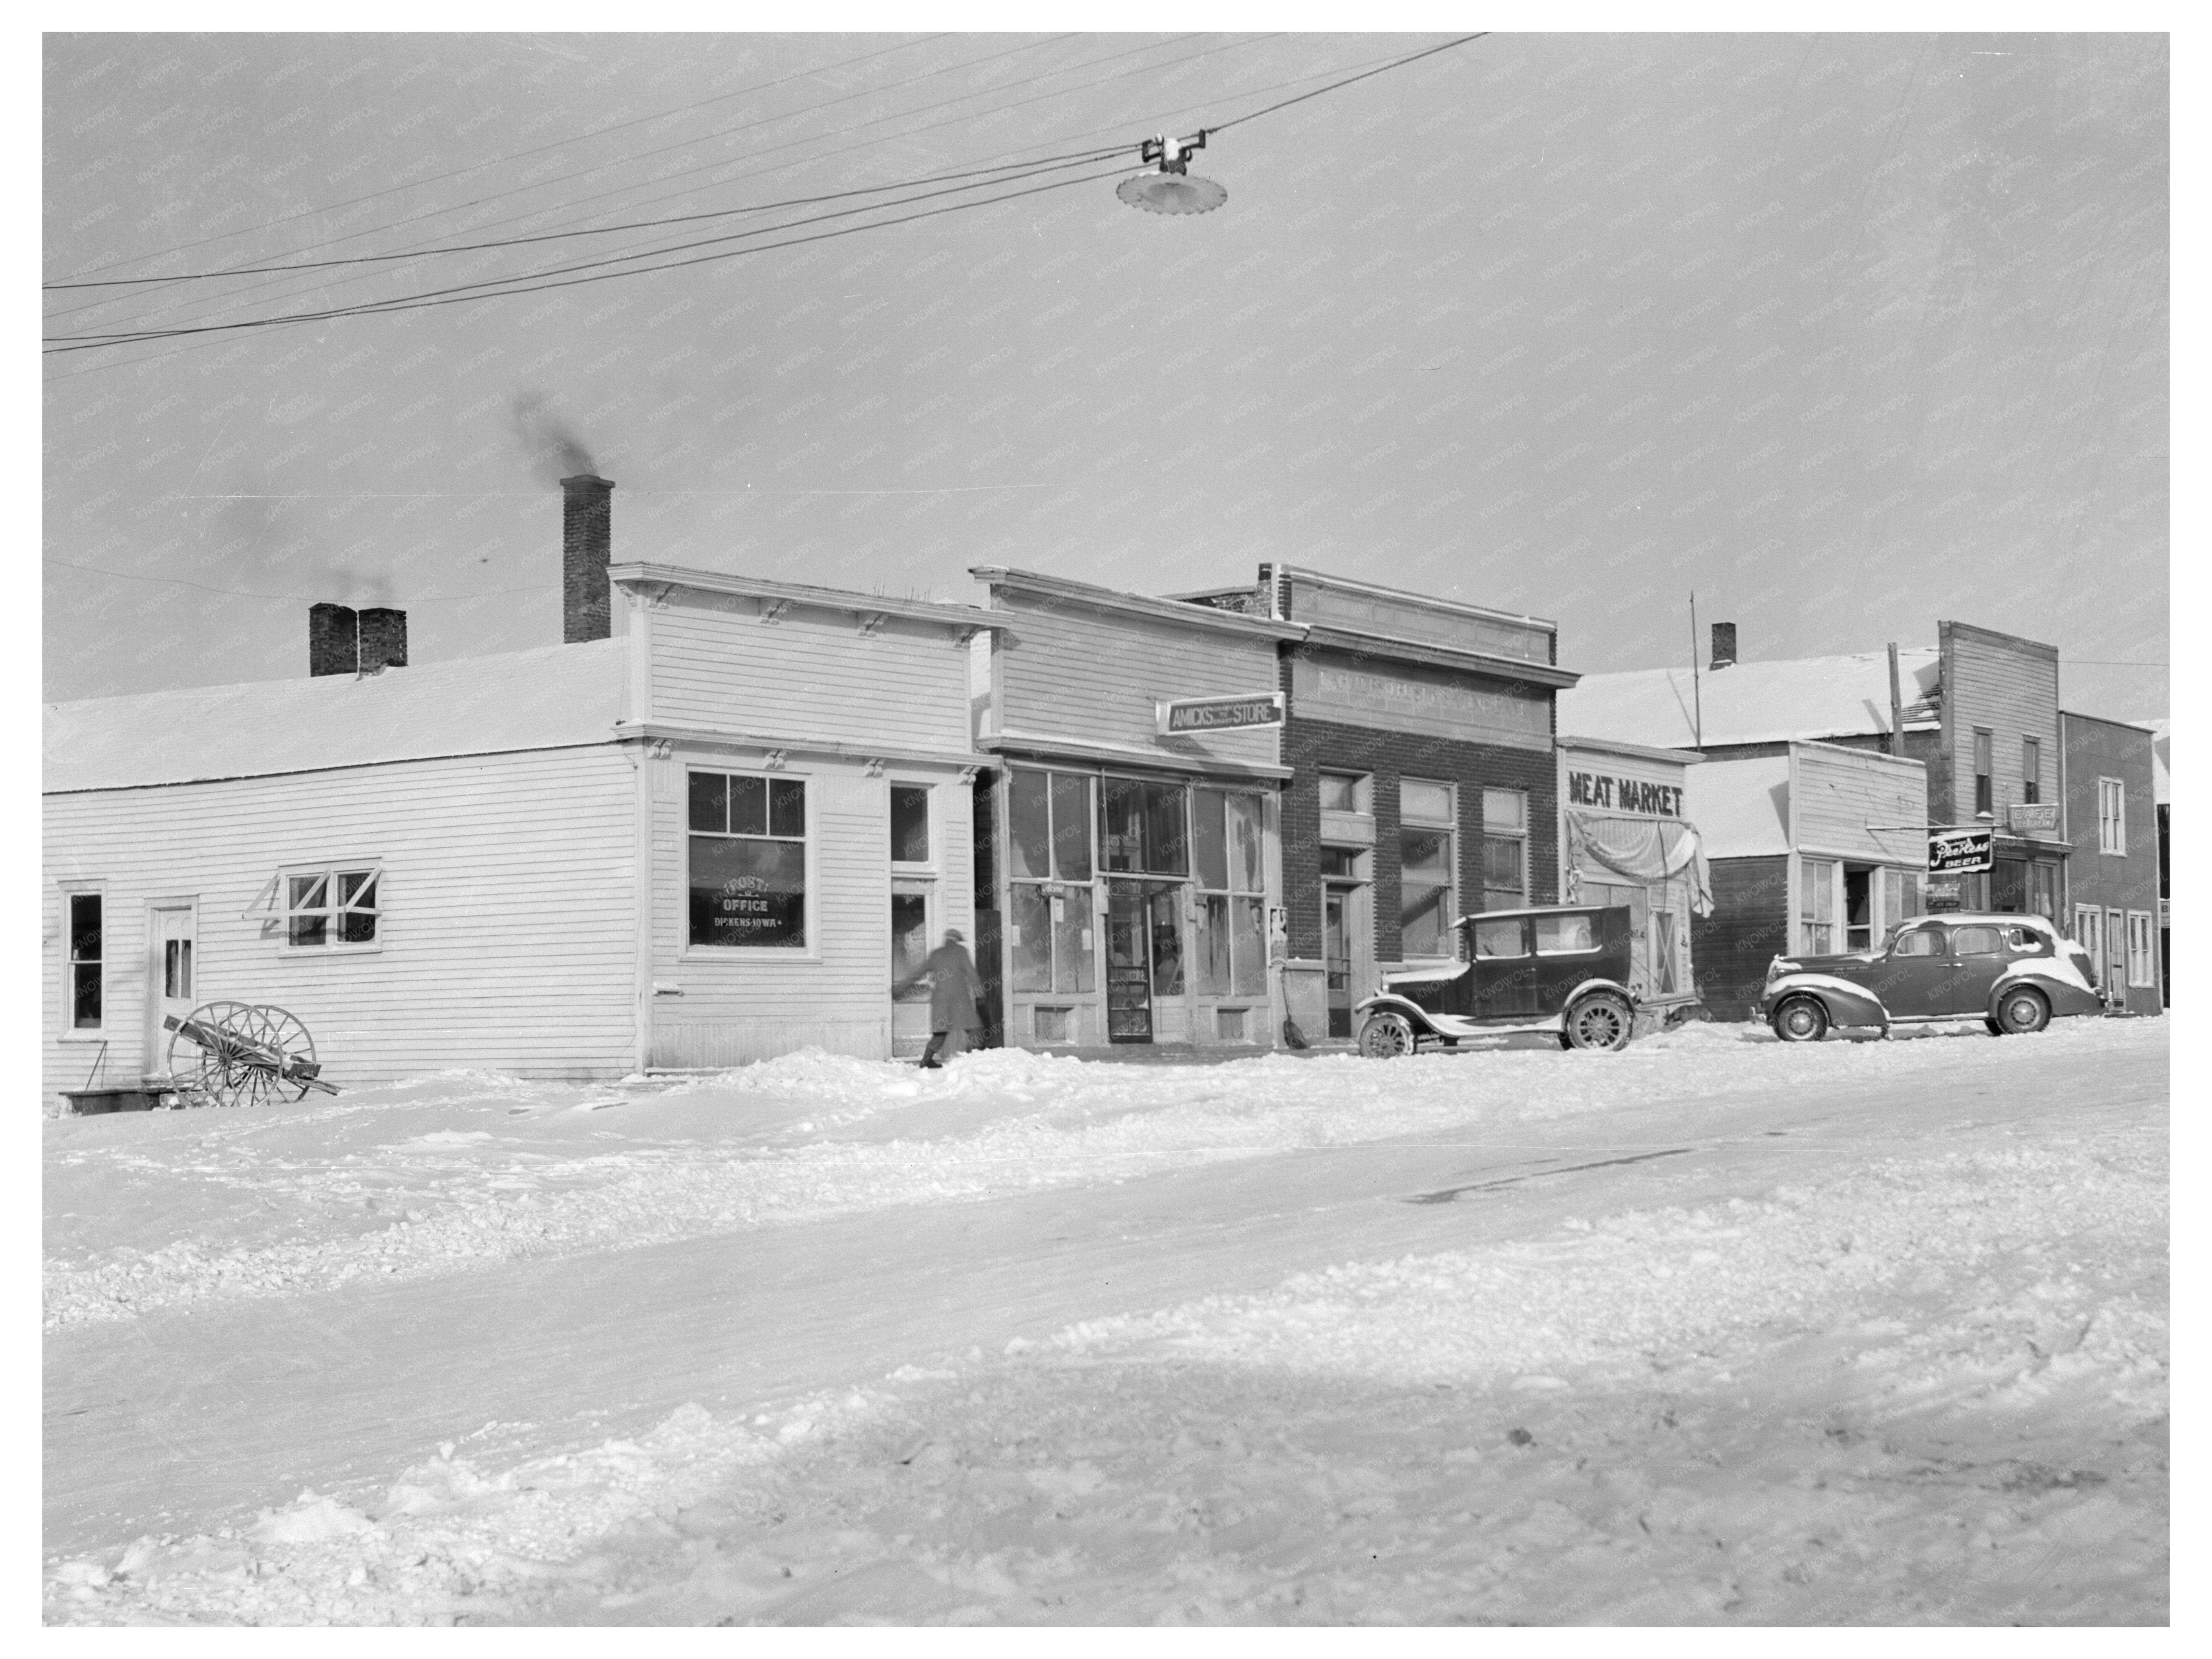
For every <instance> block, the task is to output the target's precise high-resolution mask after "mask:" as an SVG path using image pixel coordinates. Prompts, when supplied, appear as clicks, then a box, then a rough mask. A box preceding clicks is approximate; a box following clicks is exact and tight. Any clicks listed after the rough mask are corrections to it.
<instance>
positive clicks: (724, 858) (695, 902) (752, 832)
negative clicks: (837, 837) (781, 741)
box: [689, 772, 807, 950]
mask: <svg viewBox="0 0 2212 1659" xmlns="http://www.w3.org/2000/svg"><path fill="white" fill-rule="evenodd" d="M689 824H690V837H689V840H690V910H691V915H690V923H691V925H690V942H691V943H692V944H694V945H722V946H749V947H760V948H766V949H775V950H804V949H805V947H806V942H807V941H806V783H805V780H804V779H801V778H772V777H759V776H754V775H747V774H743V773H737V772H693V773H692V774H691V775H690V817H689Z"/></svg>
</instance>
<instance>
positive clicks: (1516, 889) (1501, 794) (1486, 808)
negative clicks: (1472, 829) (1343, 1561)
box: [1482, 789, 1528, 910]
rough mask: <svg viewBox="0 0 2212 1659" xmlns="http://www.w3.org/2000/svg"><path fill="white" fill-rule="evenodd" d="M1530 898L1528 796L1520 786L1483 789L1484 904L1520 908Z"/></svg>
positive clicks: (1490, 907)
mask: <svg viewBox="0 0 2212 1659" xmlns="http://www.w3.org/2000/svg"><path fill="white" fill-rule="evenodd" d="M1526 903H1528V796H1527V795H1526V794H1524V793H1522V791H1520V790H1518V789H1486V790H1484V791H1483V792H1482V908H1484V909H1486V910H1517V909H1519V908H1521V907H1522V905H1524V904H1526Z"/></svg>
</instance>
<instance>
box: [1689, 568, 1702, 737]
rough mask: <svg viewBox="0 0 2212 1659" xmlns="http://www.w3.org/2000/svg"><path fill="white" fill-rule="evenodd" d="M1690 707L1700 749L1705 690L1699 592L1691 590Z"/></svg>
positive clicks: (1694, 589)
mask: <svg viewBox="0 0 2212 1659" xmlns="http://www.w3.org/2000/svg"><path fill="white" fill-rule="evenodd" d="M1690 706H1691V708H1693V709H1694V710H1696V711H1697V712H1696V720H1697V733H1698V747H1699V749H1700V750H1702V749H1704V748H1705V682H1704V681H1703V680H1702V679H1701V678H1699V671H1698V590H1697V589H1696V588H1694V587H1693V588H1692V589H1691V590H1690Z"/></svg>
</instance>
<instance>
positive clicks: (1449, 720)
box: [1291, 652, 1552, 753]
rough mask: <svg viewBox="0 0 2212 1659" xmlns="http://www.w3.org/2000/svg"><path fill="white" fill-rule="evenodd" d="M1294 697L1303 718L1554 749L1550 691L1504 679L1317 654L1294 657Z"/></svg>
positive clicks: (1369, 727) (1480, 741)
mask: <svg viewBox="0 0 2212 1659" xmlns="http://www.w3.org/2000/svg"><path fill="white" fill-rule="evenodd" d="M1291 696H1293V697H1294V698H1296V699H1297V705H1298V717H1299V718H1300V719H1301V720H1329V721H1333V722H1335V723H1338V724H1341V725H1346V726H1365V727H1367V728H1368V729H1370V731H1383V732H1419V733H1421V734H1423V735H1424V736H1428V737H1438V738H1452V739H1454V740H1455V741H1457V742H1461V743H1495V744H1508V745H1510V746H1511V747H1513V748H1516V749H1531V750H1541V751H1542V752H1545V753H1549V752H1550V751H1551V748H1552V697H1551V693H1550V691H1549V690H1545V689H1538V688H1534V687H1523V686H1520V685H1516V684H1510V683H1509V682H1508V681H1507V680H1505V679H1504V678H1493V677H1491V676H1487V675H1471V674H1464V673H1459V672H1455V671H1451V670H1449V669H1437V668H1430V667H1427V666H1425V665H1415V664H1412V663H1396V662H1393V663H1389V664H1388V665H1384V664H1383V663H1381V662H1378V661H1376V659H1372V658H1354V657H1351V656H1349V655H1344V656H1339V655H1335V654H1334V653H1331V654H1323V653H1318V652H1316V653H1313V654H1311V655H1310V656H1303V657H1294V658H1292V659H1291Z"/></svg>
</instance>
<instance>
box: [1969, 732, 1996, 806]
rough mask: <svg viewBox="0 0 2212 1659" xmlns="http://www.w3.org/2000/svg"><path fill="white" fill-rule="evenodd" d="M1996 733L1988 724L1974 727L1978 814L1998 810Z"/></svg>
mask: <svg viewBox="0 0 2212 1659" xmlns="http://www.w3.org/2000/svg"><path fill="white" fill-rule="evenodd" d="M1995 749H1996V733H1995V732H1991V731H1990V729H1989V727H1987V726H1976V727H1975V728H1974V811H1975V813H1976V814H1977V816H1978V815H1979V814H1981V813H1984V812H1994V811H1996V763H1995V762H1994V761H1993V760H1992V759H1991V758H1990V757H1991V755H1992V754H1993V753H1994V752H1995Z"/></svg>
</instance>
